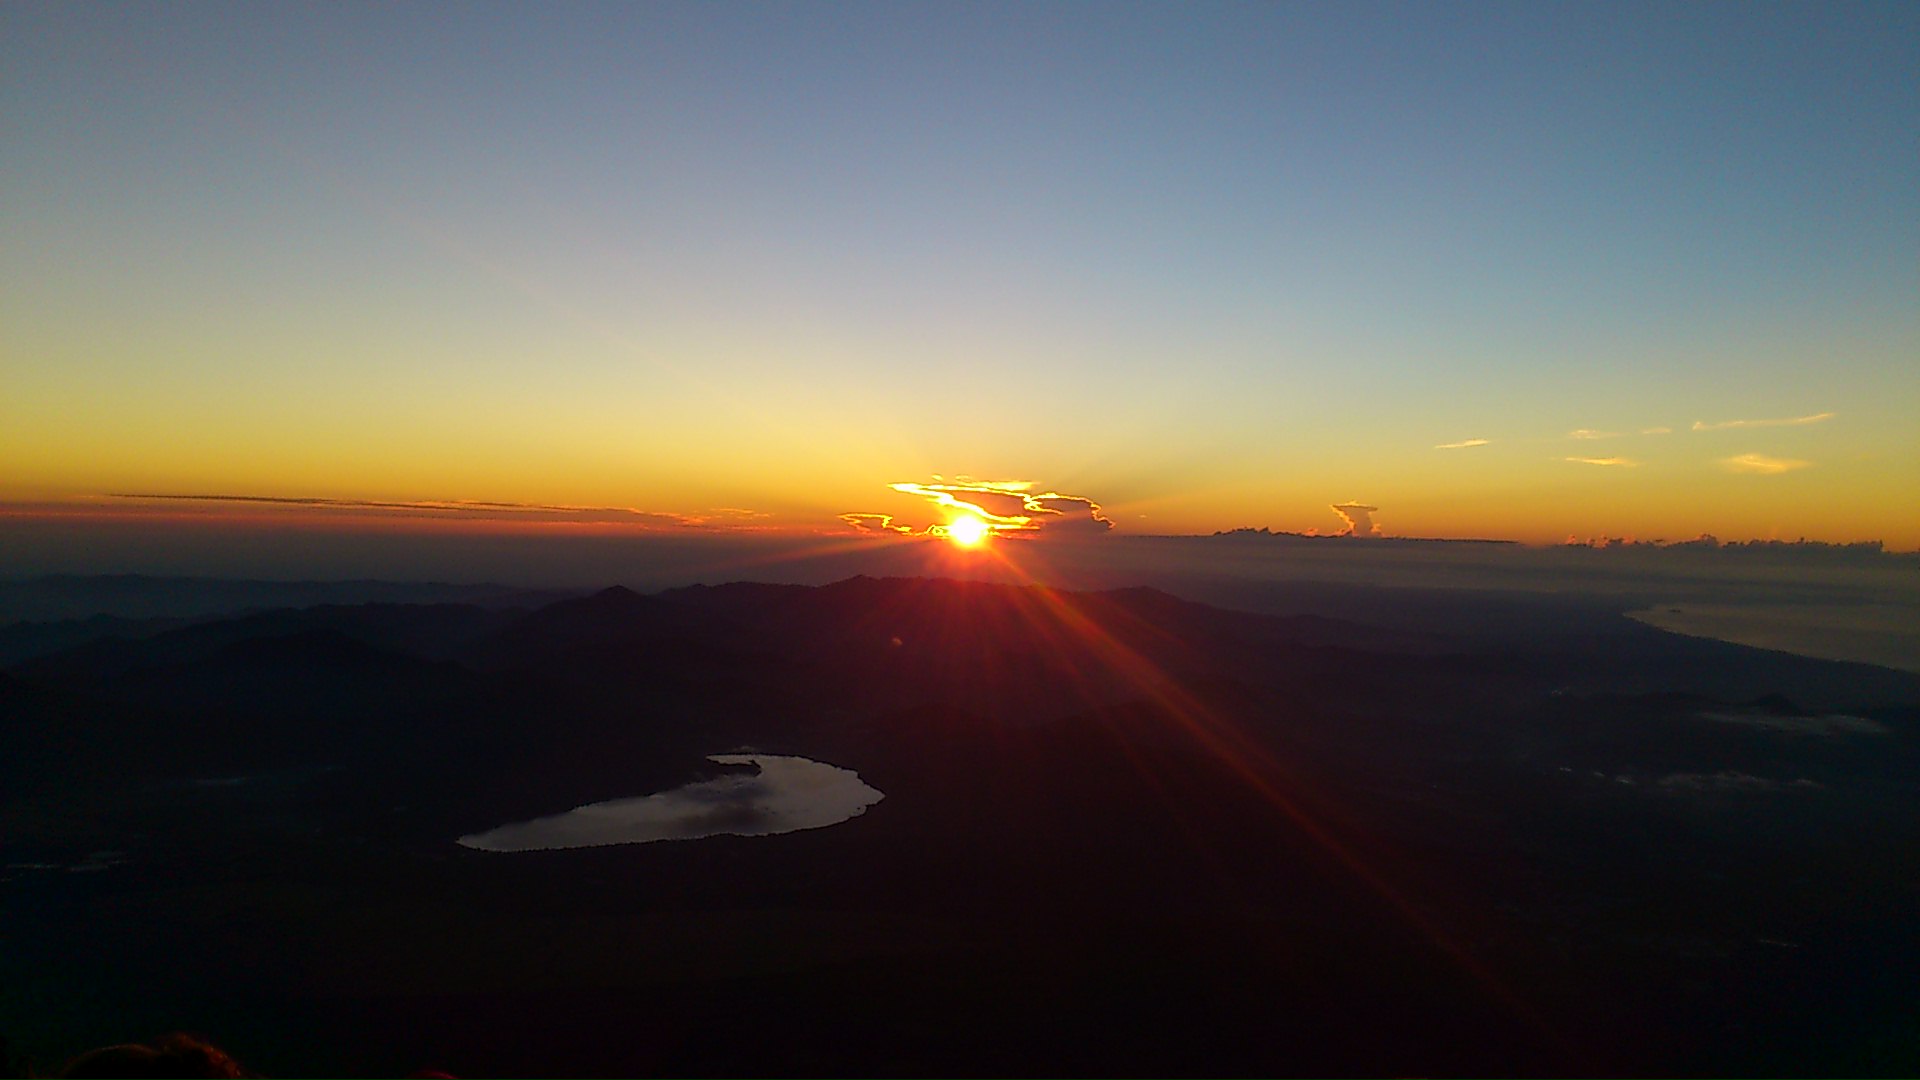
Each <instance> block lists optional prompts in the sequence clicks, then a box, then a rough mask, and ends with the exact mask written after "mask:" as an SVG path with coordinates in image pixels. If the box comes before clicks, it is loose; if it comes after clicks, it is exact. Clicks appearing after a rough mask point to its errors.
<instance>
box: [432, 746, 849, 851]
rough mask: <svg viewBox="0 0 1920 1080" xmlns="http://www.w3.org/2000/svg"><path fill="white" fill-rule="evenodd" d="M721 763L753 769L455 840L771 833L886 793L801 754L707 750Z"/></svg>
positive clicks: (545, 844) (601, 840) (554, 843)
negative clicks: (751, 766)
mask: <svg viewBox="0 0 1920 1080" xmlns="http://www.w3.org/2000/svg"><path fill="white" fill-rule="evenodd" d="M707 760H708V761H711V762H714V763H716V764H720V765H753V766H757V767H758V769H759V772H758V773H755V774H751V775H749V774H744V773H743V774H739V775H730V776H722V777H719V778H717V779H713V780H702V781H700V782H698V783H693V784H688V785H686V786H685V787H678V788H674V789H673V790H672V791H662V792H657V793H655V794H652V795H643V796H640V797H638V798H632V799H612V800H609V801H607V802H597V803H590V804H588V805H586V806H579V807H575V808H574V809H572V810H569V811H567V812H566V813H564V814H555V815H553V816H552V817H543V818H535V819H533V820H532V821H523V822H520V823H518V824H515V825H502V826H500V827H499V828H497V829H489V830H487V831H486V832H483V833H475V834H473V835H472V836H463V837H461V838H460V841H459V843H460V846H461V847H469V848H474V849H477V850H480V851H545V850H551V849H554V848H580V847H605V846H608V845H611V844H647V843H652V842H654V841H656V840H695V839H698V838H700V837H703V836H772V835H775V834H777V833H789V832H798V831H800V830H801V829H819V828H824V827H825V826H828V825H837V824H839V823H840V822H842V821H846V820H848V819H849V818H854V817H858V816H860V815H861V814H863V813H866V810H867V807H869V806H872V805H873V804H874V803H877V802H879V801H880V800H881V799H883V798H885V797H886V796H885V795H883V794H881V793H880V792H879V791H876V790H875V789H873V788H871V787H868V786H867V785H866V784H865V783H862V782H861V780H860V774H859V773H856V772H854V771H853V770H851V769H842V768H838V767H836V766H833V765H827V764H824V763H822V762H818V761H812V760H809V759H807V758H803V757H779V756H775V755H771V754H713V755H710V756H708V758H707Z"/></svg>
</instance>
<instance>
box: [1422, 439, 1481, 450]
mask: <svg viewBox="0 0 1920 1080" xmlns="http://www.w3.org/2000/svg"><path fill="white" fill-rule="evenodd" d="M1492 441H1493V440H1492V439H1462V440H1460V441H1459V442H1443V443H1441V444H1440V445H1438V446H1436V447H1434V449H1435V450H1465V449H1468V448H1469V447H1474V446H1485V445H1487V444H1488V443H1490V442H1492Z"/></svg>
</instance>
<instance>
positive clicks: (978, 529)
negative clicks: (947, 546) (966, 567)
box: [947, 516, 993, 548]
mask: <svg viewBox="0 0 1920 1080" xmlns="http://www.w3.org/2000/svg"><path fill="white" fill-rule="evenodd" d="M992 531H993V530H992V529H990V528H988V527H987V523H986V522H984V521H981V520H980V519H979V518H977V517H971V516H967V517H957V518H954V519H953V520H952V521H949V522H947V539H949V540H951V541H953V542H954V543H955V544H958V545H959V546H961V547H967V548H970V547H979V546H980V544H981V542H982V541H984V540H986V538H987V535H988V534H989V533H991V532H992Z"/></svg>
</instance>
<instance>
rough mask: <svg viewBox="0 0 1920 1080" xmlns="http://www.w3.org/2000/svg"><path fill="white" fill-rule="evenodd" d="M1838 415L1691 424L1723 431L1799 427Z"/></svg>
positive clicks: (1828, 413) (1698, 421)
mask: <svg viewBox="0 0 1920 1080" xmlns="http://www.w3.org/2000/svg"><path fill="white" fill-rule="evenodd" d="M1838 415H1839V414H1838V413H1830V412H1823V413H1814V414H1812V415H1810V416H1786V417H1780V418H1778V419H1774V420H1722V421H1720V422H1718V423H1714V424H1709V423H1707V422H1706V421H1705V420H1695V421H1694V422H1693V430H1695V431H1723V430H1725V429H1727V428H1750V427H1800V426H1802V425H1805V424H1818V423H1823V422H1825V421H1827V420H1831V419H1833V418H1834V417H1835V416H1838Z"/></svg>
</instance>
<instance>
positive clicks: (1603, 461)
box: [1560, 457, 1640, 469]
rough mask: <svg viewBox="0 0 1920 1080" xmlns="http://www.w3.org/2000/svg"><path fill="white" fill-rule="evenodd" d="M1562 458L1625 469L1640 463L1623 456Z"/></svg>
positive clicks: (1580, 462)
mask: <svg viewBox="0 0 1920 1080" xmlns="http://www.w3.org/2000/svg"><path fill="white" fill-rule="evenodd" d="M1560 460H1562V461H1571V462H1573V463H1574V464H1576V465H1614V466H1619V467H1620V468H1623V469H1631V468H1633V467H1634V466H1636V465H1638V464H1640V463H1639V462H1637V461H1635V460H1633V459H1632V458H1623V457H1570V458H1561V459H1560Z"/></svg>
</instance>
